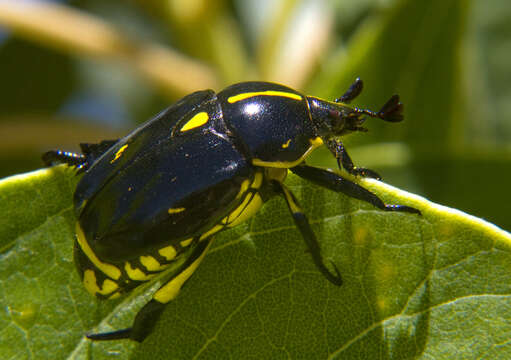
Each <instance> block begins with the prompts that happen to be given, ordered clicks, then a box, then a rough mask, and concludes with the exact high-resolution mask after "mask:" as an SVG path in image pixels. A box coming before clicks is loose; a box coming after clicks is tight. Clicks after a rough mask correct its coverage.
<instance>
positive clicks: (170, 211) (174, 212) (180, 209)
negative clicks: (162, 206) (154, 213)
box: [169, 208, 186, 215]
mask: <svg viewBox="0 0 511 360" xmlns="http://www.w3.org/2000/svg"><path fill="white" fill-rule="evenodd" d="M185 210H186V209H185V208H175V209H172V208H170V209H169V215H172V214H179V213H180V212H183V211H185Z"/></svg>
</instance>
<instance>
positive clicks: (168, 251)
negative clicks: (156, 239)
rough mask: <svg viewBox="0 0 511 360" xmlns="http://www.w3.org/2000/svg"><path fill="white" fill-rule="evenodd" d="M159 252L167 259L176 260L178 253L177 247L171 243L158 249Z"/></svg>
mask: <svg viewBox="0 0 511 360" xmlns="http://www.w3.org/2000/svg"><path fill="white" fill-rule="evenodd" d="M158 253H159V254H160V255H161V256H163V257H164V258H165V259H167V261H170V260H174V258H175V257H176V255H177V252H176V249H175V248H174V247H173V246H171V245H169V246H166V247H164V248H161V249H160V250H158Z"/></svg>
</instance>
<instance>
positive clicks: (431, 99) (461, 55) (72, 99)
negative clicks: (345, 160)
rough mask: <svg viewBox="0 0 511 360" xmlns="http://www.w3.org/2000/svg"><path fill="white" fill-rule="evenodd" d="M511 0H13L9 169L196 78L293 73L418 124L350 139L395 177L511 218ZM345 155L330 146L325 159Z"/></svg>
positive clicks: (129, 118) (2, 134)
mask: <svg viewBox="0 0 511 360" xmlns="http://www.w3.org/2000/svg"><path fill="white" fill-rule="evenodd" d="M509 19H511V3H510V2H509V1H507V0H492V1H491V2H488V1H483V0H473V1H468V0H430V1H414V0H338V1H334V0H331V1H328V0H324V1H321V0H282V1H273V0H264V1H262V0H222V1H207V0H186V1H182V0H118V1H108V2H107V1H103V0H81V1H51V2H43V1H30V2H27V1H22V0H17V1H0V177H5V176H9V175H12V174H16V173H21V172H26V171H30V170H34V169H37V168H40V167H41V166H42V163H41V161H40V155H41V153H43V152H44V151H46V150H49V149H54V148H61V149H65V150H70V151H77V150H78V146H77V144H78V143H79V142H94V141H99V140H101V139H110V138H116V137H118V136H122V135H124V134H126V133H127V131H129V130H130V129H132V128H133V127H135V126H136V125H137V124H139V123H141V122H143V121H145V120H147V119H148V118H150V117H151V116H152V115H154V114H156V113H157V112H159V111H160V110H162V109H163V108H164V107H166V106H168V105H169V104H171V103H172V102H173V101H175V100H177V99H178V98H180V97H181V96H183V95H185V94H186V93H188V92H191V91H193V90H195V89H196V90H198V89H203V88H213V89H215V90H221V89H222V88H223V87H224V86H226V85H228V84H231V83H234V82H238V81H245V80H268V81H276V82H282V83H285V84H287V85H290V86H293V87H295V88H297V89H300V90H302V91H304V92H305V93H308V94H313V95H316V96H320V97H325V98H328V99H333V98H335V97H338V96H340V95H342V93H344V91H345V90H346V89H347V87H348V86H349V85H350V84H351V82H352V81H353V80H354V79H355V77H357V76H359V77H361V78H362V79H363V80H364V82H365V91H364V92H363V94H362V95H361V96H360V97H359V98H358V99H357V101H356V102H355V103H356V104H357V105H360V106H364V107H365V106H367V107H370V108H372V109H375V110H377V109H378V108H379V107H380V106H381V105H382V104H383V103H384V102H385V101H386V100H387V98H388V97H389V96H390V95H392V94H393V93H399V94H400V95H401V98H402V101H403V103H404V104H405V122H403V123H400V124H389V123H383V122H378V121H376V120H369V121H368V123H367V127H368V128H369V129H370V132H369V133H367V134H357V135H353V136H351V137H348V138H347V139H346V144H347V148H348V150H349V152H350V154H351V156H352V158H353V160H354V162H355V164H357V165H359V166H365V167H370V168H373V169H375V170H377V171H378V172H380V173H381V174H382V175H383V178H384V180H385V181H386V182H388V183H390V184H392V185H395V186H398V187H400V188H402V189H405V190H408V191H411V192H414V193H417V194H419V195H423V196H425V197H427V198H429V199H430V200H432V201H435V202H437V203H440V204H443V205H447V206H451V207H455V208H458V209H460V210H463V211H466V212H468V213H470V214H473V215H476V216H479V217H482V218H485V219H487V220H489V221H491V222H493V223H495V224H497V225H498V226H500V227H502V228H504V229H507V230H510V229H511V219H510V216H509V214H510V210H511V205H510V202H511V196H510V192H509V185H510V183H511V161H510V160H511V142H510V139H511V121H510V120H511V70H510V68H511V67H510V64H511V22H510V21H509ZM311 161H313V162H314V163H317V164H321V165H324V166H331V167H333V166H335V164H334V163H333V162H332V161H331V158H330V156H329V154H328V153H327V152H326V151H324V150H323V151H321V150H318V154H315V156H314V158H313V159H312V160H311Z"/></svg>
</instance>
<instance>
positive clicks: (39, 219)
mask: <svg viewBox="0 0 511 360" xmlns="http://www.w3.org/2000/svg"><path fill="white" fill-rule="evenodd" d="M76 181H77V178H76V177H75V176H74V172H73V171H71V170H69V169H66V168H65V167H56V168H53V169H51V170H41V171H38V172H34V173H31V174H27V175H22V176H16V177H12V178H7V179H5V180H3V181H2V182H0V206H1V209H2V217H1V220H0V234H1V237H0V244H1V246H2V253H1V255H0V256H1V257H0V304H1V305H2V308H3V309H5V311H4V312H2V313H1V316H0V338H1V339H2V340H1V341H0V354H1V355H2V358H7V359H8V358H16V359H31V358H70V359H87V358H92V359H103V358H111V356H112V355H116V358H120V359H123V358H136V359H151V360H154V359H171V358H201V359H203V358H225V357H231V358H246V357H254V358H318V359H324V358H339V359H341V358H342V359H350V358H357V359H358V358H360V357H361V356H362V357H365V358H376V359H379V358H396V359H401V358H411V357H414V356H419V357H424V358H434V359H453V358H476V357H481V358H490V357H491V358H501V359H505V358H509V356H510V355H511V345H510V343H509V338H510V337H511V306H509V304H510V301H509V300H510V293H511V266H510V264H511V237H510V235H509V234H508V233H506V232H504V231H502V230H500V229H498V228H496V227H495V226H493V225H491V224H488V223H486V222H484V221H482V220H480V219H477V218H474V217H471V216H469V215H466V214H464V213H461V212H459V211H456V210H453V209H449V208H445V207H442V206H439V205H436V204H433V203H430V202H428V201H427V200H425V199H423V198H420V197H417V196H415V195H412V194H409V193H406V192H403V191H401V190H398V189H395V188H393V187H391V186H389V185H386V184H383V183H381V182H377V181H373V180H357V181H358V182H359V183H361V184H363V185H364V186H365V187H367V188H370V189H371V190H373V191H374V192H376V193H377V194H379V195H380V196H381V197H382V198H383V199H384V200H385V201H386V202H387V203H400V204H407V205H411V206H414V207H417V208H419V209H420V210H421V211H422V212H423V216H421V217H419V216H416V215H411V214H404V213H388V212H382V211H380V210H376V209H375V208H373V207H372V206H371V205H368V204H366V203H363V202H360V201H357V200H353V199H350V198H348V197H346V196H344V195H342V194H336V193H333V192H331V191H327V190H323V189H321V188H319V187H317V186H314V185H311V184H310V183H307V182H304V181H303V180H301V179H299V178H297V177H295V176H290V177H289V178H288V180H287V184H288V185H289V187H290V188H291V189H292V191H293V192H294V193H295V194H296V195H297V196H298V198H299V199H300V202H301V205H302V207H303V208H304V209H305V211H306V213H307V215H308V216H309V219H310V220H311V223H312V224H313V228H314V231H315V232H316V234H317V236H318V238H319V239H320V244H321V247H322V252H323V256H324V258H325V259H326V262H327V264H328V263H329V262H333V263H335V264H336V265H337V266H338V268H339V269H340V271H341V273H342V275H343V278H344V285H343V286H341V287H336V286H334V285H332V284H330V283H329V282H328V281H327V280H326V279H325V278H324V277H323V276H322V275H321V274H320V273H319V272H318V271H317V270H316V268H315V267H314V265H313V263H312V260H311V258H310V255H309V254H308V253H307V252H306V251H305V245H304V243H303V240H302V239H301V237H300V234H299V233H298V231H297V230H296V228H295V227H294V225H293V221H292V218H291V216H290V215H289V213H288V210H287V206H286V205H285V203H284V201H283V200H281V199H278V198H275V199H272V200H270V202H269V203H268V204H267V205H265V206H264V208H263V209H262V211H261V212H260V213H259V214H258V215H257V216H256V217H254V218H253V219H251V220H249V221H248V222H246V223H245V224H243V225H240V226H238V227H236V228H234V229H232V230H229V231H226V232H223V233H221V234H219V235H218V236H217V237H216V239H215V243H214V246H213V248H212V249H211V250H210V252H209V253H208V255H207V256H206V258H205V260H204V262H203V264H202V265H201V266H200V267H199V269H198V271H197V273H196V274H195V275H194V276H193V277H192V279H191V280H190V281H189V283H188V284H187V285H186V286H185V287H184V288H183V290H182V292H181V294H180V295H179V296H178V298H177V299H176V300H175V301H173V302H171V303H169V305H168V306H167V307H166V309H165V311H164V313H163V316H162V318H161V319H160V321H159V322H158V324H157V326H156V330H155V331H154V332H153V333H152V334H151V335H150V336H149V337H148V338H147V339H146V341H145V342H144V343H142V344H141V345H136V344H135V343H133V342H130V341H117V342H107V343H91V342H89V341H87V340H85V339H84V337H83V335H84V333H86V332H88V331H107V330H111V329H119V328H123V327H126V326H129V325H130V323H131V321H132V319H133V316H134V315H135V313H136V312H137V310H138V309H139V308H140V307H141V306H142V305H143V303H144V301H146V300H147V299H148V298H149V297H150V291H154V290H155V289H156V288H157V286H158V281H155V282H153V283H150V284H148V286H146V287H145V288H141V289H138V290H137V291H135V292H133V293H132V294H130V295H128V296H126V297H125V298H122V299H120V300H117V301H107V302H100V301H97V300H95V299H93V298H92V297H91V296H89V295H88V294H87V293H86V291H85V289H84V288H83V286H82V284H81V282H80V280H79V278H78V276H77V274H76V272H75V270H74V266H73V264H72V248H73V241H74V240H73V238H74V234H73V227H74V221H75V220H74V215H73V209H72V205H71V204H72V192H73V188H74V186H75V183H76Z"/></svg>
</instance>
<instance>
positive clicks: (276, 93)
mask: <svg viewBox="0 0 511 360" xmlns="http://www.w3.org/2000/svg"><path fill="white" fill-rule="evenodd" d="M254 96H282V97H287V98H290V99H293V100H298V101H300V100H302V97H301V96H300V95H298V94H293V93H290V92H286V91H275V90H267V91H254V92H246V93H241V94H238V95H234V96H230V97H229V98H227V101H228V102H229V103H231V104H234V103H235V102H238V101H241V100H245V99H248V98H251V97H254Z"/></svg>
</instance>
